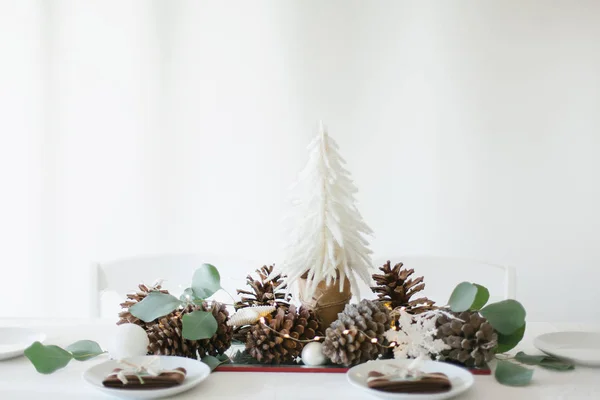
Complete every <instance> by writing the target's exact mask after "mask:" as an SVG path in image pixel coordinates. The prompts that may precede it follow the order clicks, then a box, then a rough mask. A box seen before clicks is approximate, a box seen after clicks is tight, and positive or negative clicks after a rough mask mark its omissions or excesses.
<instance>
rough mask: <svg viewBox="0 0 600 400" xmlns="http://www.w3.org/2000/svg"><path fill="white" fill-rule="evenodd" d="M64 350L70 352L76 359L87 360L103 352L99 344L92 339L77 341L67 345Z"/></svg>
mask: <svg viewBox="0 0 600 400" xmlns="http://www.w3.org/2000/svg"><path fill="white" fill-rule="evenodd" d="M66 350H67V351H69V352H71V354H72V355H73V358H74V359H76V360H77V361H85V360H89V359H90V358H94V357H96V356H99V355H100V354H102V353H104V351H103V350H102V348H100V345H99V344H98V343H96V342H94V341H93V340H80V341H77V342H75V343H73V344H71V345H70V346H67V348H66Z"/></svg>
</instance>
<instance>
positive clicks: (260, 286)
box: [234, 265, 292, 310]
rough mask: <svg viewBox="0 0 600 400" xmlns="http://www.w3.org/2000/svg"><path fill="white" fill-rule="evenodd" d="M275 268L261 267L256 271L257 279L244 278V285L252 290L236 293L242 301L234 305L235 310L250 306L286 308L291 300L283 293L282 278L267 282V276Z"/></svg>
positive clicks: (249, 276)
mask: <svg viewBox="0 0 600 400" xmlns="http://www.w3.org/2000/svg"><path fill="white" fill-rule="evenodd" d="M274 267H275V266H274V265H271V266H268V267H267V266H266V265H265V266H263V267H262V268H260V269H257V270H256V274H257V275H258V279H254V278H253V277H252V275H248V276H247V277H246V284H247V285H248V286H250V287H251V288H252V291H251V292H250V291H247V290H242V289H238V290H237V293H238V294H241V295H245V296H242V299H241V300H240V301H238V302H236V303H235V305H234V307H235V309H236V310H238V309H240V308H244V307H252V306H276V307H280V306H282V307H288V306H289V305H290V300H291V298H292V295H291V294H289V293H288V294H287V295H286V293H285V289H286V285H285V284H284V283H283V282H282V276H281V275H277V276H275V277H274V278H273V279H271V280H269V279H268V277H269V275H270V274H271V273H272V272H273V268H274Z"/></svg>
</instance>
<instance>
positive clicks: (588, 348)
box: [533, 332, 600, 367]
mask: <svg viewBox="0 0 600 400" xmlns="http://www.w3.org/2000/svg"><path fill="white" fill-rule="evenodd" d="M533 344H534V345H535V347H537V348H538V349H540V350H541V351H543V352H544V353H546V354H550V355H551V356H555V357H558V358H562V359H564V360H566V361H570V362H572V363H575V364H580V365H586V366H589V367H600V332H552V333H546V334H544V335H541V336H538V337H536V338H535V340H534V341H533Z"/></svg>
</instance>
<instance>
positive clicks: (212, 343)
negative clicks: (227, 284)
mask: <svg viewBox="0 0 600 400" xmlns="http://www.w3.org/2000/svg"><path fill="white" fill-rule="evenodd" d="M201 309H202V310H203V311H211V312H212V315H213V317H215V320H217V332H215V334H214V335H213V336H212V337H211V338H210V339H202V340H198V341H197V345H198V352H199V355H200V357H204V356H205V355H207V354H208V355H211V356H217V355H221V354H223V353H225V351H226V350H227V349H228V348H229V347H230V346H231V340H232V337H233V327H231V326H228V325H227V320H228V319H229V312H228V311H227V307H226V306H225V304H222V303H219V302H216V301H213V302H212V304H210V305H209V304H207V303H206V302H205V303H203V304H202V308H201Z"/></svg>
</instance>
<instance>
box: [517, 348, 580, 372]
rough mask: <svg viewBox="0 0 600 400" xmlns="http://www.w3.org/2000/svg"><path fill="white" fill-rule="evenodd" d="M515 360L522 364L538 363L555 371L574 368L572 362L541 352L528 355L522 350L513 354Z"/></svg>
mask: <svg viewBox="0 0 600 400" xmlns="http://www.w3.org/2000/svg"><path fill="white" fill-rule="evenodd" d="M515 360H517V361H518V362H520V363H523V364H527V365H539V366H540V367H543V368H546V369H552V370H555V371H570V370H572V369H574V368H575V366H574V365H573V364H570V363H567V362H564V361H562V360H559V359H558V358H556V357H552V356H547V355H543V354H542V355H539V356H530V355H528V354H525V353H523V352H522V351H520V352H518V353H517V355H516V356H515Z"/></svg>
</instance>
